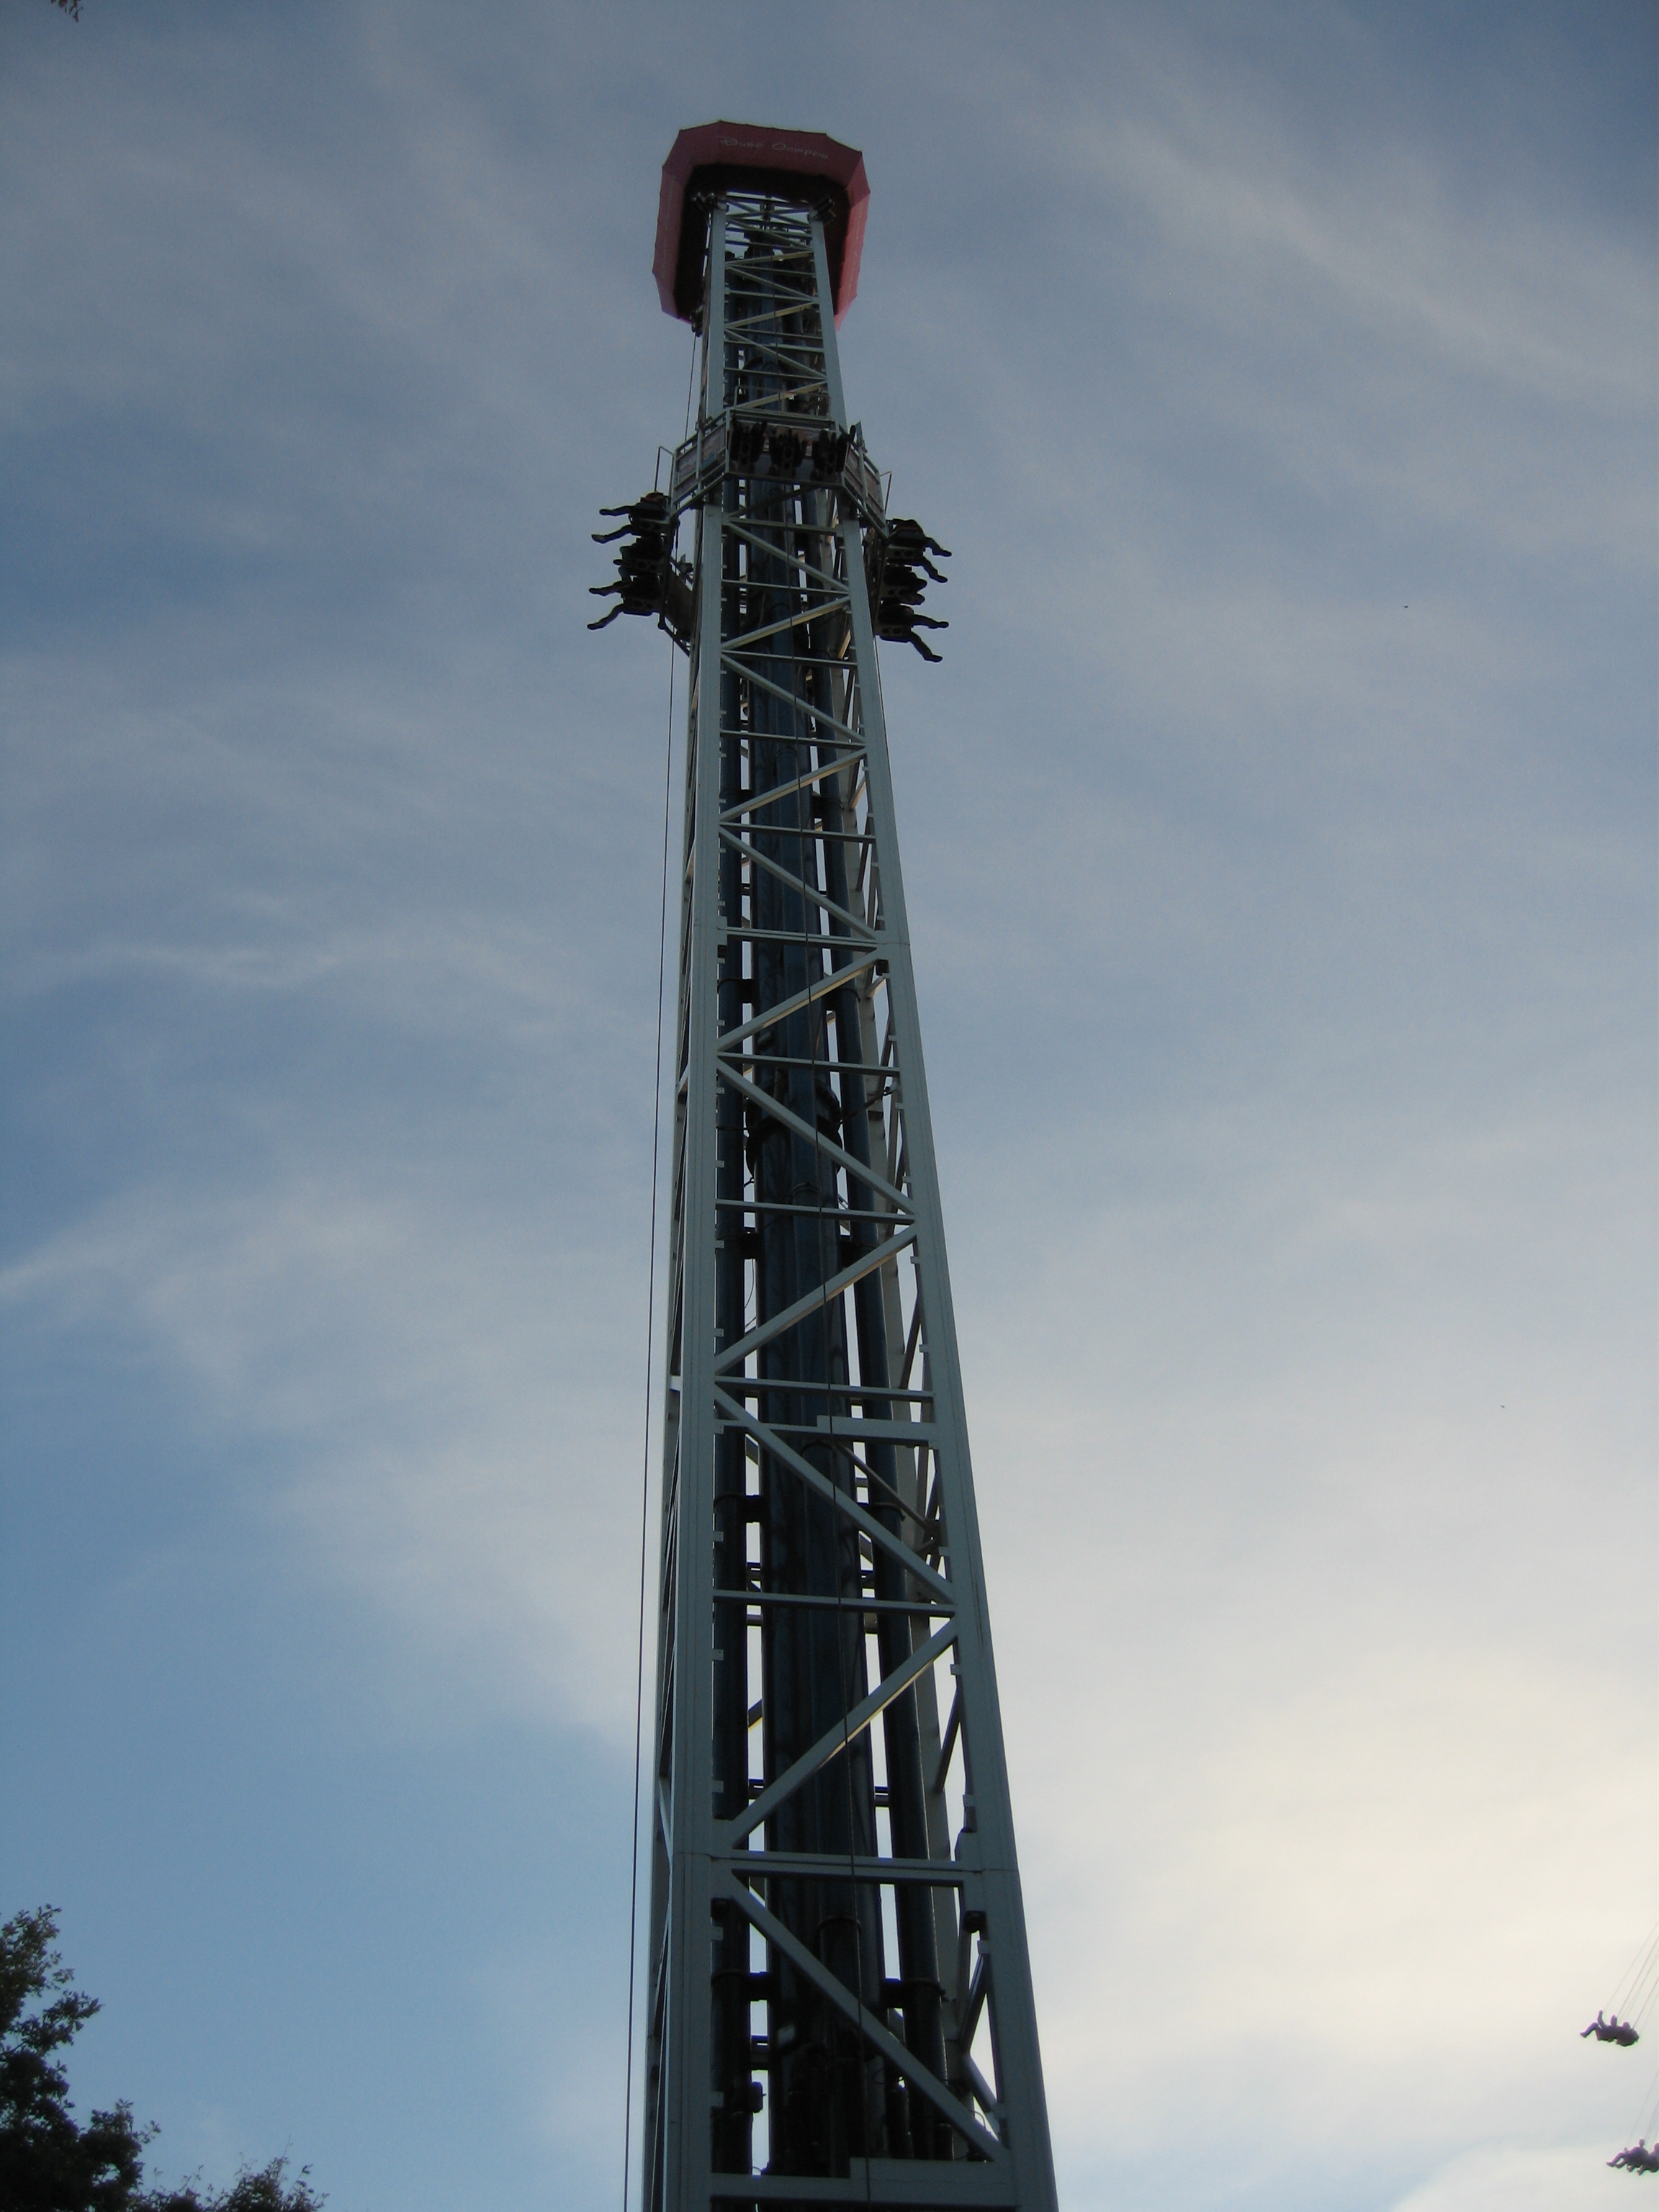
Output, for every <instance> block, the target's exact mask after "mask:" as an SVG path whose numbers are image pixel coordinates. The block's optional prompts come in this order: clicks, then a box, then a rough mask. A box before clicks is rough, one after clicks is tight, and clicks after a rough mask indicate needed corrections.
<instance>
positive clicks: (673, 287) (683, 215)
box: [651, 123, 870, 323]
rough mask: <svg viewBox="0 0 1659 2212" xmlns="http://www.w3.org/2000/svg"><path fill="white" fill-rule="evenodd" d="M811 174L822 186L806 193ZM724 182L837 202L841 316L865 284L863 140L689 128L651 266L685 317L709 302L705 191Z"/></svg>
mask: <svg viewBox="0 0 1659 2212" xmlns="http://www.w3.org/2000/svg"><path fill="white" fill-rule="evenodd" d="M804 179H810V180H811V181H813V182H815V183H816V184H817V186H818V187H819V191H818V192H814V193H810V194H809V193H804V192H803V191H802V182H803V180H804ZM722 186H727V187H733V186H735V187H741V188H742V189H744V190H745V191H775V193H776V194H777V196H778V197H779V198H780V199H791V200H799V199H801V198H803V197H811V198H817V197H819V196H820V193H821V195H822V197H823V198H824V199H825V200H826V201H827V202H828V203H829V220H828V221H827V222H826V223H825V225H824V244H825V246H826V247H827V248H828V250H829V289H830V292H831V295H832V296H833V298H834V300H835V303H836V322H837V323H839V322H840V320H841V319H842V316H843V315H844V314H845V313H847V310H848V308H849V307H851V306H852V304H853V301H854V295H856V293H857V291H858V289H859V255H860V252H862V251H863V247H864V217H865V211H866V209H867V207H868V206H869V203H870V185H869V182H868V179H866V176H865V173H864V156H863V155H862V154H860V152H859V150H858V149H857V147H855V146H843V145H842V143H841V142H840V140H839V139H836V138H826V137H824V135H823V131H769V130H767V129H766V128H765V127H764V126H763V125H759V124H753V123H702V124H699V125H697V126H696V129H695V130H692V131H681V133H680V135H679V137H678V138H677V139H676V140H675V141H674V144H673V147H672V149H671V152H670V154H669V156H668V159H667V160H666V161H665V162H664V163H663V165H662V197H661V199H660V201H659V203H658V206H657V252H656V258H655V259H654V260H653V263H652V264H651V266H652V273H653V275H654V276H655V277H656V280H657V296H658V298H659V300H660V301H662V306H663V313H665V315H678V317H679V319H680V320H681V321H682V322H684V323H690V322H694V321H695V320H696V315H697V311H698V309H699V308H700V307H702V264H703V256H704V253H705V252H706V250H707V247H708V199H707V197H704V195H705V194H707V193H710V192H718V191H720V188H721V187H722ZM688 203H689V204H688Z"/></svg>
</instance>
